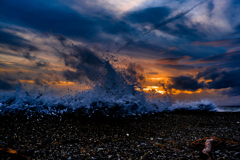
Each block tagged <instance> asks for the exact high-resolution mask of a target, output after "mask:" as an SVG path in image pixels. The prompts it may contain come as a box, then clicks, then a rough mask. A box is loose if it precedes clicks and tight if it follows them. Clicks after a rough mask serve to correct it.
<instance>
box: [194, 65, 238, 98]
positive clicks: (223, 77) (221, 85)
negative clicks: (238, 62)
mask: <svg viewBox="0 0 240 160" xmlns="http://www.w3.org/2000/svg"><path fill="white" fill-rule="evenodd" d="M239 73H240V69H232V70H223V69H216V68H209V69H207V70H205V71H203V72H199V73H198V74H197V78H201V77H202V78H204V79H205V80H211V81H210V82H208V83H207V84H206V87H207V88H209V89H227V90H224V91H223V92H222V93H223V94H226V95H228V96H236V95H240V90H239V88H240V74H239Z"/></svg>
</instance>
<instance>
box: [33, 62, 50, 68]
mask: <svg viewBox="0 0 240 160" xmlns="http://www.w3.org/2000/svg"><path fill="white" fill-rule="evenodd" d="M36 66H37V67H47V66H49V63H48V62H45V61H38V62H36Z"/></svg>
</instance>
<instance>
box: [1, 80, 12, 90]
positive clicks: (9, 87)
mask: <svg viewBox="0 0 240 160" xmlns="http://www.w3.org/2000/svg"><path fill="white" fill-rule="evenodd" d="M0 89H2V90H12V89H13V86H12V85H11V84H10V83H8V82H6V81H4V80H1V79H0Z"/></svg>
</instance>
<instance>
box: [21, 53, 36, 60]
mask: <svg viewBox="0 0 240 160" xmlns="http://www.w3.org/2000/svg"><path fill="white" fill-rule="evenodd" d="M23 57H24V58H26V59H28V60H35V59H36V57H35V56H31V53H30V52H23Z"/></svg>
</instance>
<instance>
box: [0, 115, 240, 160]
mask: <svg viewBox="0 0 240 160" xmlns="http://www.w3.org/2000/svg"><path fill="white" fill-rule="evenodd" d="M0 120H1V122H0V124H1V125H0V126H1V128H0V148H1V149H2V150H1V151H0V152H1V153H2V154H3V155H5V156H7V157H8V158H9V157H13V156H16V155H24V156H26V157H28V158H30V159H132V160H133V159H141V158H142V159H200V158H201V157H200V154H199V153H200V151H201V150H202V149H203V147H204V146H203V145H204V140H203V141H199V142H198V143H197V145H196V144H194V145H193V142H194V141H196V140H200V139H202V138H205V137H217V138H219V141H222V142H220V144H219V145H218V146H215V147H214V148H213V157H214V159H221V158H222V159H234V158H240V153H239V151H240V146H239V144H240V112H205V111H204V112H203V111H183V110H179V111H175V112H163V113H155V114H146V115H142V116H126V117H120V116H119V117H117V118H113V117H106V116H105V117H104V116H102V115H98V114H96V115H93V116H92V117H87V116H75V115H72V114H65V115H62V116H61V118H60V117H56V116H44V117H43V118H42V116H41V115H37V116H34V117H32V118H29V119H27V117H26V116H23V115H22V116H20V115H13V116H12V117H11V115H10V116H0ZM231 142H234V144H232V143H231ZM4 148H5V151H3V149H4ZM10 148H11V149H13V150H15V151H16V152H17V154H9V153H7V149H10Z"/></svg>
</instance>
